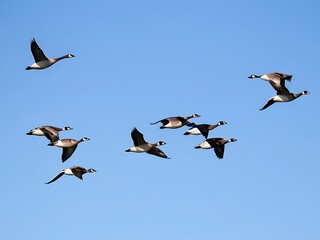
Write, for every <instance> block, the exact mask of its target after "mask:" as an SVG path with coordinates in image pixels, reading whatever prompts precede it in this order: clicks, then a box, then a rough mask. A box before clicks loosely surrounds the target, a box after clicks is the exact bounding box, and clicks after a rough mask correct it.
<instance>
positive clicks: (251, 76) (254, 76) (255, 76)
mask: <svg viewBox="0 0 320 240" xmlns="http://www.w3.org/2000/svg"><path fill="white" fill-rule="evenodd" d="M259 77H260V76H257V75H255V74H251V75H250V76H249V77H248V78H259Z"/></svg>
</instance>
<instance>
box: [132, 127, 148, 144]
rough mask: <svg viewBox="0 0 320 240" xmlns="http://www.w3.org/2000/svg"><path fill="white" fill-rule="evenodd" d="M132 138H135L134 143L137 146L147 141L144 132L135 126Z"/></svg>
mask: <svg viewBox="0 0 320 240" xmlns="http://www.w3.org/2000/svg"><path fill="white" fill-rule="evenodd" d="M131 138H132V140H133V144H134V145H135V146H139V145H141V144H144V143H146V141H145V140H144V138H143V134H142V133H141V132H139V131H138V129H136V128H134V129H132V131H131Z"/></svg>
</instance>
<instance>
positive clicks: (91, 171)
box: [87, 168, 96, 173]
mask: <svg viewBox="0 0 320 240" xmlns="http://www.w3.org/2000/svg"><path fill="white" fill-rule="evenodd" d="M87 172H88V173H93V172H96V170H94V169H93V168H89V169H88V170H87Z"/></svg>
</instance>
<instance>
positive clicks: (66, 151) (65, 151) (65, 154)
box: [61, 144, 78, 162]
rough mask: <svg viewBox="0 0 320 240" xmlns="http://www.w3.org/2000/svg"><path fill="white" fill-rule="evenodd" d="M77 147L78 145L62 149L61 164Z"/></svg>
mask: <svg viewBox="0 0 320 240" xmlns="http://www.w3.org/2000/svg"><path fill="white" fill-rule="evenodd" d="M77 146H78V144H77V145H75V146H72V147H64V148H63V149H62V156H61V159H62V162H65V161H67V160H68V159H69V158H70V157H71V155H72V154H73V153H74V151H75V150H76V149H77Z"/></svg>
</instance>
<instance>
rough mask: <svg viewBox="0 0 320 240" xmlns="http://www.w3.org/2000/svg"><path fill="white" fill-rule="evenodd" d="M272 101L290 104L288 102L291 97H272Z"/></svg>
mask: <svg viewBox="0 0 320 240" xmlns="http://www.w3.org/2000/svg"><path fill="white" fill-rule="evenodd" d="M273 101H275V102H290V101H292V97H291V96H290V95H276V96H274V97H273Z"/></svg>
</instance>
